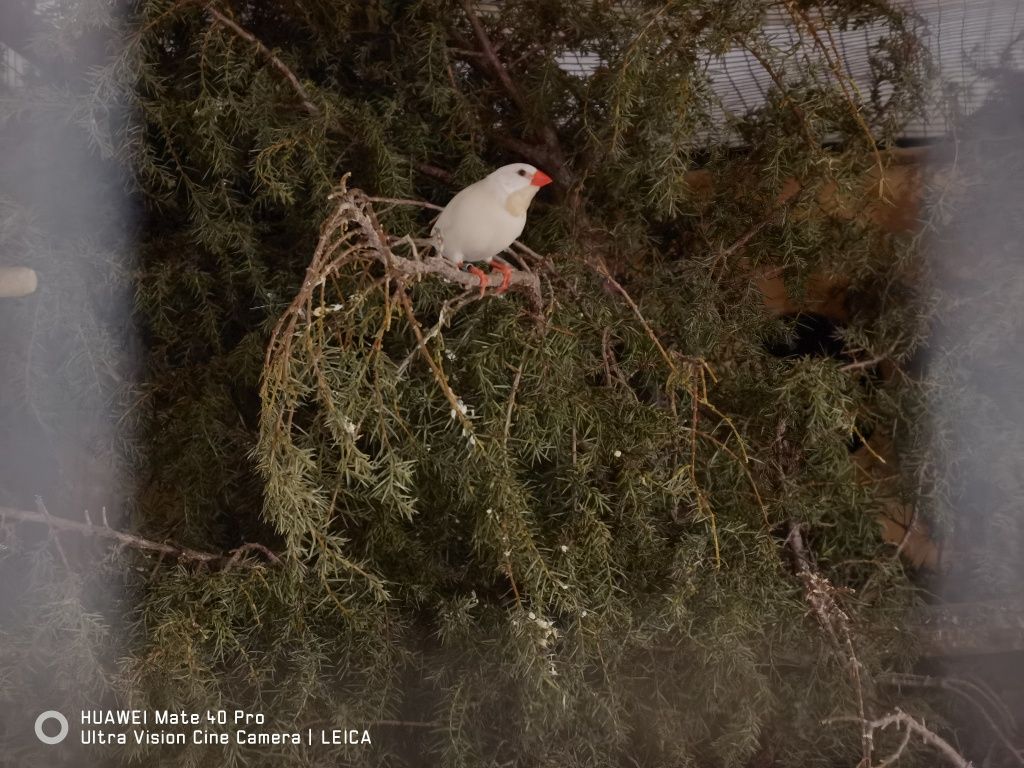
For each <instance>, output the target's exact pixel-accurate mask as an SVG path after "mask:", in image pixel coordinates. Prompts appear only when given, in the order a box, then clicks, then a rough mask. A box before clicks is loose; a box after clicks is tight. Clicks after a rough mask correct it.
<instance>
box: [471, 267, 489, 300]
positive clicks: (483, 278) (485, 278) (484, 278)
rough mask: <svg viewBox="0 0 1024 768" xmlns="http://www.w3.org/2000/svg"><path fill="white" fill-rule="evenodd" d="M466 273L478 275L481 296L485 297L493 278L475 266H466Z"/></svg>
mask: <svg viewBox="0 0 1024 768" xmlns="http://www.w3.org/2000/svg"><path fill="white" fill-rule="evenodd" d="M466 271H467V272H469V274H471V275H476V276H477V279H478V280H480V296H481V298H482V297H483V295H484V291H486V290H487V286H488V285H490V284H491V276H490V275H488V274H487V273H486V272H484V271H483V270H482V269H480V267H478V266H476V265H475V264H469V265H467V266H466Z"/></svg>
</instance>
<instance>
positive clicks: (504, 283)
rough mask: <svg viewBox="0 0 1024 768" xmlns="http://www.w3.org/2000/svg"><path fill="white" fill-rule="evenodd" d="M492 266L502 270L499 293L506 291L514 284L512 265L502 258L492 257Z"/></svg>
mask: <svg viewBox="0 0 1024 768" xmlns="http://www.w3.org/2000/svg"><path fill="white" fill-rule="evenodd" d="M491 267H492V268H494V269H496V270H498V271H499V272H501V285H499V286H498V293H504V292H505V291H507V290H508V287H509V286H510V285H511V284H512V267H510V266H509V265H508V264H506V263H505V262H504V261H502V260H501V259H492V260H491Z"/></svg>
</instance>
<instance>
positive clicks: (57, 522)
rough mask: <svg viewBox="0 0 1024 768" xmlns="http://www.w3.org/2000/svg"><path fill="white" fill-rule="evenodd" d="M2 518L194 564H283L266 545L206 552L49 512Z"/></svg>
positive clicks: (6, 510)
mask: <svg viewBox="0 0 1024 768" xmlns="http://www.w3.org/2000/svg"><path fill="white" fill-rule="evenodd" d="M0 517H2V518H7V519H9V520H17V521H19V522H23V523H38V524H39V525H45V526H47V527H48V528H50V529H51V530H54V531H74V532H76V533H80V534H82V535H83V536H95V537H97V538H101V539H108V540H110V541H116V542H118V543H120V544H124V545H125V546H128V547H131V548H132V549H138V550H141V551H143V552H153V553H156V554H158V555H161V556H170V557H173V558H174V559H176V560H184V561H187V562H193V563H202V564H210V565H221V564H222V565H225V566H227V567H230V566H232V565H235V564H237V563H238V562H239V561H240V560H241V558H242V557H243V556H244V555H245V554H247V553H248V552H259V553H260V554H262V555H263V556H264V557H265V558H266V559H267V561H268V562H270V563H273V564H275V565H277V564H279V563H280V562H281V558H280V557H279V556H278V555H277V554H275V553H274V552H273V551H271V550H270V549H269V548H268V547H266V546H264V545H263V544H258V543H256V542H249V543H247V544H243V545H242V546H240V547H236V548H235V549H232V550H231V551H230V552H204V551H201V550H198V549H191V548H190V547H183V546H180V545H178V544H171V543H169V542H165V541H154V540H153V539H147V538H144V537H142V536H138V535H136V534H134V533H125V532H124V531H119V530H117V529H116V528H111V527H110V526H109V525H107V524H106V522H104V524H102V525H94V524H93V523H92V522H86V523H79V522H77V521H75V520H68V519H67V518H66V517H55V516H54V515H51V514H49V513H48V512H45V511H42V512H28V511H26V510H23V509H12V508H11V507H0Z"/></svg>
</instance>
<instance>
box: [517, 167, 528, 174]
mask: <svg viewBox="0 0 1024 768" xmlns="http://www.w3.org/2000/svg"><path fill="white" fill-rule="evenodd" d="M516 173H518V174H519V175H520V176H525V175H526V171H524V170H523V169H522V168H520V169H519V170H518V171H516Z"/></svg>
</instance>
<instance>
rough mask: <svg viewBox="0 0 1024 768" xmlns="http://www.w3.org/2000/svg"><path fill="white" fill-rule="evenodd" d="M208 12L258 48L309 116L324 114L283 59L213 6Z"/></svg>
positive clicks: (208, 8) (207, 8) (215, 19)
mask: <svg viewBox="0 0 1024 768" xmlns="http://www.w3.org/2000/svg"><path fill="white" fill-rule="evenodd" d="M206 12H207V13H209V14H210V16H212V17H213V19H214V21H216V22H217V23H219V24H221V25H222V26H224V27H227V28H228V29H229V30H231V31H232V32H234V33H235V34H236V35H238V36H239V37H240V38H242V39H243V40H246V41H247V42H249V43H251V44H252V45H254V46H255V47H256V50H257V51H259V52H260V55H261V56H263V58H265V59H266V60H267V61H268V62H269V63H270V65H271V66H272V67H273V68H274V69H276V70H277V71H278V72H280V73H281V75H283V76H284V78H285V79H286V80H287V81H288V82H289V84H290V85H291V86H292V89H293V90H294V91H295V93H296V94H297V95H298V97H299V100H300V101H301V102H302V107H303V109H305V110H306V111H307V112H308V113H309V114H311V115H313V116H315V117H318V116H319V115H320V114H322V113H321V110H320V108H319V107H318V106H317V105H316V104H314V103H313V100H312V99H310V98H309V94H308V93H307V92H306V89H305V88H303V87H302V83H300V82H299V78H297V77H296V76H295V73H294V72H292V70H291V69H289V68H288V66H287V65H286V64H285V63H284V62H283V61H281V59H279V58H278V57H277V56H276V55H275V54H274V52H273V51H271V50H270V49H269V48H267V46H266V45H264V44H263V42H262V41H261V40H260V39H259V38H257V37H256V35H254V34H252V32H249V31H247V30H245V29H242V28H241V27H240V26H238V24H236V23H235V22H233V21H232V20H231V19H229V18H228V17H227V16H225V15H224V14H223V13H221V12H220V11H218V10H217V9H216V8H214V7H213V6H212V5H210V6H207V7H206Z"/></svg>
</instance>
